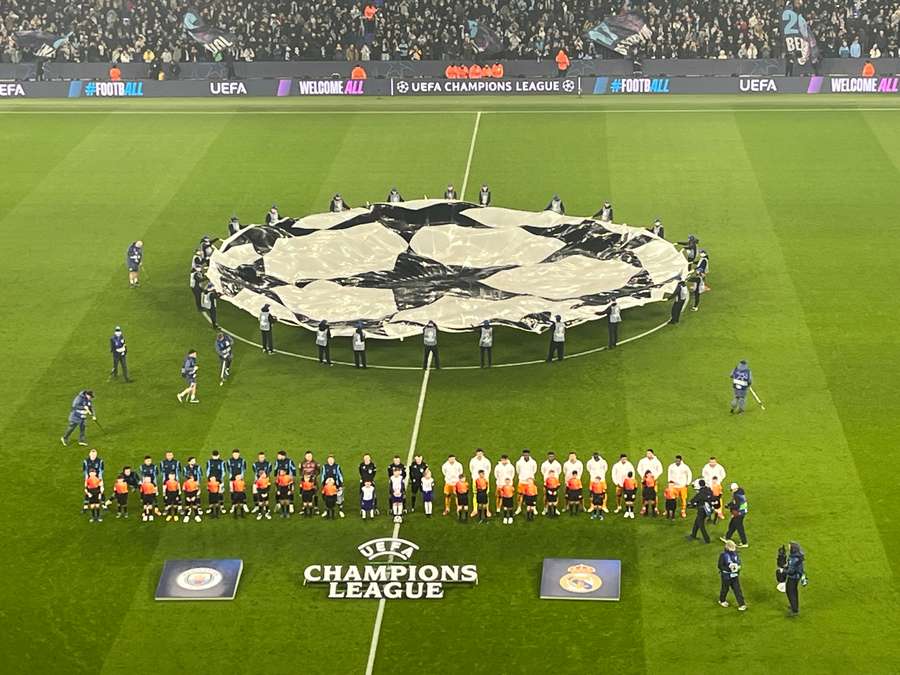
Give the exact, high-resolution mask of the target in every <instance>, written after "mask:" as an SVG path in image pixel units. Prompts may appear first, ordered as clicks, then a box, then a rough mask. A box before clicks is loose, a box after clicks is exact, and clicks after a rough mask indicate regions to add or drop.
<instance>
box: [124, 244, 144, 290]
mask: <svg viewBox="0 0 900 675" xmlns="http://www.w3.org/2000/svg"><path fill="white" fill-rule="evenodd" d="M143 262H144V242H142V241H141V240H140V239H138V240H137V241H135V242H132V243H131V245H130V246H129V247H128V252H127V253H126V254H125V266H126V267H128V286H129V287H130V288H137V287H138V286H140V285H141V280H140V273H141V264H142V263H143Z"/></svg>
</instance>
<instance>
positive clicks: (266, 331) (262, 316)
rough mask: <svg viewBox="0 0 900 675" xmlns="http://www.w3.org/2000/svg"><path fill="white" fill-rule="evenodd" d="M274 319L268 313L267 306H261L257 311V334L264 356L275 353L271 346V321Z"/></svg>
mask: <svg viewBox="0 0 900 675" xmlns="http://www.w3.org/2000/svg"><path fill="white" fill-rule="evenodd" d="M273 319H274V317H273V316H272V314H271V313H270V312H269V305H268V304H266V305H263V306H262V308H261V309H260V310H259V333H260V335H261V336H262V349H263V351H264V352H265V353H266V354H273V353H275V347H274V346H273V344H272V320H273Z"/></svg>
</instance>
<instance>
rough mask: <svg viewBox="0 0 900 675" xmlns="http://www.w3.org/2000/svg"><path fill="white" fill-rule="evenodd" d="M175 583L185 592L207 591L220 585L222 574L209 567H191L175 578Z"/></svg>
mask: <svg viewBox="0 0 900 675" xmlns="http://www.w3.org/2000/svg"><path fill="white" fill-rule="evenodd" d="M175 583H176V584H178V586H179V587H180V588H183V589H184V590H186V591H207V590H209V589H210V588H215V587H216V586H218V585H219V584H221V583H222V573H221V572H219V571H218V570H214V569H213V568H211V567H192V568H191V569H189V570H185V571H184V572H182V573H181V574H179V575H178V576H177V577H175Z"/></svg>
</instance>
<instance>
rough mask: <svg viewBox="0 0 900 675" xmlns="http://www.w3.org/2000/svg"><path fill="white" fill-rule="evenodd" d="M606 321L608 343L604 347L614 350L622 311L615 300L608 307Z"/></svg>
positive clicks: (617, 342) (617, 340)
mask: <svg viewBox="0 0 900 675" xmlns="http://www.w3.org/2000/svg"><path fill="white" fill-rule="evenodd" d="M606 320H607V323H608V324H609V326H608V328H609V331H608V332H609V341H608V342H607V343H606V346H607V348H609V349H615V348H616V345H617V344H619V324H620V323H622V311H621V310H620V309H619V305H618V303H617V302H616V301H615V300H613V301H612V302H611V303H610V305H609V310H608V311H607V314H606Z"/></svg>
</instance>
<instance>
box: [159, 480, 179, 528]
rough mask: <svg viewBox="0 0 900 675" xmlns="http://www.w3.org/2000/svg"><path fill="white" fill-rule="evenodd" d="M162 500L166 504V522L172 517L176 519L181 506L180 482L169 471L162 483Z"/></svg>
mask: <svg viewBox="0 0 900 675" xmlns="http://www.w3.org/2000/svg"><path fill="white" fill-rule="evenodd" d="M163 502H164V503H165V505H166V522H167V523H168V522H171V520H172V519H173V518H174V519H175V520H176V521H177V520H178V510H179V509H180V508H181V484H180V483H179V482H178V479H177V478H176V477H175V474H174V473H170V474H169V475H168V477H167V478H166V482H165V483H163Z"/></svg>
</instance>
